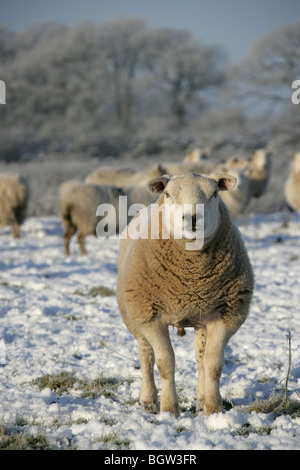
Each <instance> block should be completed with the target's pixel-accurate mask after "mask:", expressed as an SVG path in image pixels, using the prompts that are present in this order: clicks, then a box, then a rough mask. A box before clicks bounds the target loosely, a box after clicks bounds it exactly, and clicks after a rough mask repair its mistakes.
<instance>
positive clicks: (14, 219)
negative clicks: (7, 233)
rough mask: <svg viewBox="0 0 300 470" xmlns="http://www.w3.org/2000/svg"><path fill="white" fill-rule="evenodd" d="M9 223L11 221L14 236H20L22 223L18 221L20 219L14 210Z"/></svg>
mask: <svg viewBox="0 0 300 470" xmlns="http://www.w3.org/2000/svg"><path fill="white" fill-rule="evenodd" d="M9 223H10V225H11V228H12V236H13V238H19V236H20V224H19V222H18V219H17V217H16V215H15V213H14V211H12V213H11V214H10V217H9Z"/></svg>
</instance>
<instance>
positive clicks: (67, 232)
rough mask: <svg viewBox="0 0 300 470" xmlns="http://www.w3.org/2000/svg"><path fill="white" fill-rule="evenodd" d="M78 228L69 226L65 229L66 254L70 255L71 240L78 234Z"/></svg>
mask: <svg viewBox="0 0 300 470" xmlns="http://www.w3.org/2000/svg"><path fill="white" fill-rule="evenodd" d="M76 230H77V229H76V226H75V225H73V224H68V226H67V227H66V228H65V231H64V247H65V254H66V255H69V254H70V247H69V246H70V240H71V237H72V236H73V235H74V233H75V232H76Z"/></svg>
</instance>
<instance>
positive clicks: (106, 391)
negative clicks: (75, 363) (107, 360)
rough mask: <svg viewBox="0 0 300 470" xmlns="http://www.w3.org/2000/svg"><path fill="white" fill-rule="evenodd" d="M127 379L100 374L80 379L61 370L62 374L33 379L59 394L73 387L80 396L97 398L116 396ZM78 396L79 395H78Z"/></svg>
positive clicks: (41, 385)
mask: <svg viewBox="0 0 300 470" xmlns="http://www.w3.org/2000/svg"><path fill="white" fill-rule="evenodd" d="M126 381H127V382H128V380H126ZM124 382H125V380H122V379H121V380H118V379H116V378H114V377H104V376H100V377H98V378H97V379H94V380H90V381H89V380H85V379H80V380H78V378H77V377H75V376H74V375H73V374H72V373H71V372H61V373H60V374H53V375H50V374H46V375H44V376H43V377H40V378H38V379H35V380H33V382H32V383H33V384H34V385H37V386H38V387H39V389H40V390H42V389H44V388H46V387H48V388H50V389H51V390H53V391H54V392H55V393H56V394H57V395H61V394H62V393H66V392H70V391H71V390H72V389H73V390H76V392H79V397H80V398H97V397H99V396H105V397H108V398H112V399H113V400H114V399H115V398H116V397H115V394H114V391H115V390H116V389H117V388H118V387H119V385H121V384H122V383H124ZM77 396H78V395H77Z"/></svg>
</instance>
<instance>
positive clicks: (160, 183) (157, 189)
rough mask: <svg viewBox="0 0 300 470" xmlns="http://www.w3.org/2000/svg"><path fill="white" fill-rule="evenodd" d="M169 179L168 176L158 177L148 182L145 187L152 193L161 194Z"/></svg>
mask: <svg viewBox="0 0 300 470" xmlns="http://www.w3.org/2000/svg"><path fill="white" fill-rule="evenodd" d="M169 181H170V178H169V176H168V175H164V176H158V177H157V178H152V179H151V180H149V181H148V183H147V186H148V188H149V189H150V191H151V192H152V193H162V192H163V191H164V189H165V187H166V186H167V184H168V182H169Z"/></svg>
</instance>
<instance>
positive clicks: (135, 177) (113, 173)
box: [85, 165, 166, 187]
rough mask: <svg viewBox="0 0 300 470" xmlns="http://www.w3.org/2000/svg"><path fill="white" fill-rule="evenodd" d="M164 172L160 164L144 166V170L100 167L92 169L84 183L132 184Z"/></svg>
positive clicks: (119, 185)
mask: <svg viewBox="0 0 300 470" xmlns="http://www.w3.org/2000/svg"><path fill="white" fill-rule="evenodd" d="M164 173H166V170H165V169H164V168H163V167H162V166H161V165H154V166H152V167H146V168H145V170H144V171H136V170H135V169H134V168H123V169H122V168H113V167H101V168H98V169H97V170H95V171H93V172H92V173H90V174H89V175H87V177H86V178H85V182H86V183H94V184H114V185H115V186H118V187H121V186H132V185H134V184H140V183H143V182H144V183H146V181H147V180H148V179H149V178H155V177H156V176H160V175H162V174H164Z"/></svg>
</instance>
